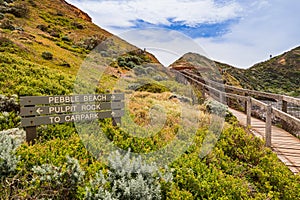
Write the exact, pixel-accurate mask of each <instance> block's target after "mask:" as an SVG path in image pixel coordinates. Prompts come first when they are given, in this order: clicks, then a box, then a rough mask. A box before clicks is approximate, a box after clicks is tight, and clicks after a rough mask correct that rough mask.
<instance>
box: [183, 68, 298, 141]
mask: <svg viewBox="0 0 300 200" xmlns="http://www.w3.org/2000/svg"><path fill="white" fill-rule="evenodd" d="M178 73H180V74H181V75H183V76H184V77H186V78H188V79H190V80H192V81H193V82H195V83H197V84H200V85H201V86H202V87H203V88H205V90H206V89H208V90H211V91H212V93H215V94H216V93H217V94H218V95H217V96H219V101H220V102H221V103H224V102H222V97H227V98H232V99H238V100H241V101H243V102H246V104H247V112H248V113H247V125H251V107H252V104H253V105H257V106H259V107H263V108H264V109H265V110H266V129H265V130H266V133H265V134H266V135H265V138H266V145H267V146H268V147H271V130H272V129H271V124H272V120H271V118H272V114H274V115H275V116H276V117H278V118H280V119H281V120H283V121H285V122H289V123H293V124H294V125H296V126H297V127H299V128H300V119H298V118H296V117H294V116H292V115H290V114H288V113H286V110H285V111H281V110H278V109H276V108H273V107H272V106H271V105H268V104H266V103H264V102H262V101H259V100H257V99H255V98H253V97H250V96H246V95H250V94H252V95H254V96H264V97H268V98H273V99H276V100H281V101H283V102H285V103H287V102H289V103H293V104H296V105H300V99H298V98H294V97H289V96H285V95H279V94H272V93H266V92H258V91H254V90H248V89H242V88H236V87H233V86H228V85H225V84H220V83H217V82H215V81H211V80H205V79H203V78H202V77H199V76H197V75H194V74H190V73H188V72H180V71H178ZM195 78H196V79H195ZM199 79H200V80H202V81H204V83H203V82H201V81H199ZM206 83H211V84H212V85H215V86H219V87H220V86H222V88H224V87H225V89H229V88H230V89H232V88H233V89H232V90H234V91H237V90H239V91H243V95H244V96H242V95H238V94H231V93H226V91H225V92H223V91H220V90H219V89H217V88H213V87H211V86H208V85H207V84H206ZM205 90H204V92H205ZM215 94H210V95H211V96H214V97H215V99H216V100H217V98H218V97H217V96H216V95H215Z"/></svg>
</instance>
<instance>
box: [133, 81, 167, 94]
mask: <svg viewBox="0 0 300 200" xmlns="http://www.w3.org/2000/svg"><path fill="white" fill-rule="evenodd" d="M136 91H140V92H141V91H144V92H152V93H163V92H170V89H169V88H167V87H166V86H164V85H161V84H159V83H147V84H144V85H142V86H140V87H138V88H136Z"/></svg>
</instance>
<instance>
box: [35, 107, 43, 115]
mask: <svg viewBox="0 0 300 200" xmlns="http://www.w3.org/2000/svg"><path fill="white" fill-rule="evenodd" d="M36 112H37V113H38V114H39V115H40V114H41V113H42V112H44V110H42V109H41V108H38V109H37V110H36Z"/></svg>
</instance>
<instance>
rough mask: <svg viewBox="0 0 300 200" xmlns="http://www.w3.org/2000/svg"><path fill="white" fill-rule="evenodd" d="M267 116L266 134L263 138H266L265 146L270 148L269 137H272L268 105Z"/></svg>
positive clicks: (270, 115) (270, 114) (270, 109)
mask: <svg viewBox="0 0 300 200" xmlns="http://www.w3.org/2000/svg"><path fill="white" fill-rule="evenodd" d="M266 112H267V114H266V132H265V137H266V146H267V147H271V144H272V141H271V136H272V106H271V105H268V106H267V111H266Z"/></svg>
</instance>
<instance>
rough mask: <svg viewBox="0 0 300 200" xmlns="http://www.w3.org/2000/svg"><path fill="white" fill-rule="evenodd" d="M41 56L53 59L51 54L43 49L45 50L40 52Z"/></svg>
mask: <svg viewBox="0 0 300 200" xmlns="http://www.w3.org/2000/svg"><path fill="white" fill-rule="evenodd" d="M42 57H43V58H44V59H45V60H52V59H53V54H52V53H50V52H48V51H45V52H43V53H42Z"/></svg>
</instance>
